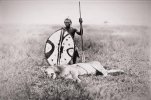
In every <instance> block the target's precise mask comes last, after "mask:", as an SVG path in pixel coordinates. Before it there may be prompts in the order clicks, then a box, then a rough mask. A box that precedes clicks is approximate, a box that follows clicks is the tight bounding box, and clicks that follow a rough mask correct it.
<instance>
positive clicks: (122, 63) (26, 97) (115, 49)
mask: <svg viewBox="0 0 151 100" xmlns="http://www.w3.org/2000/svg"><path fill="white" fill-rule="evenodd" d="M57 29H58V27H56V26H50V25H31V26H25V25H24V26H11V27H10V26H0V37H1V39H0V100H150V97H149V96H150V94H151V93H150V86H151V85H150V80H149V78H150V77H151V76H150V75H151V68H150V66H149V64H150V61H149V55H150V54H149V37H150V36H149V34H150V33H149V31H148V29H149V28H148V27H144V26H95V27H94V26H84V50H85V51H84V52H85V56H86V61H94V60H98V61H100V62H101V63H102V65H103V66H105V67H106V68H107V69H114V68H120V69H123V70H124V71H125V74H123V75H119V76H109V77H102V76H87V75H85V76H80V78H81V79H82V83H80V84H79V83H75V82H73V81H71V80H63V79H57V80H52V79H49V78H48V77H46V76H45V75H44V73H43V72H42V71H41V70H40V68H41V67H42V66H43V65H48V64H47V62H46V60H45V59H44V54H43V53H44V46H45V42H46V40H47V38H48V37H49V36H50V34H51V33H52V32H54V31H55V30H57ZM80 41H81V40H80V37H79V36H76V39H75V42H76V44H77V46H78V47H79V53H80V54H81V42H80ZM80 61H81V59H79V60H78V62H80Z"/></svg>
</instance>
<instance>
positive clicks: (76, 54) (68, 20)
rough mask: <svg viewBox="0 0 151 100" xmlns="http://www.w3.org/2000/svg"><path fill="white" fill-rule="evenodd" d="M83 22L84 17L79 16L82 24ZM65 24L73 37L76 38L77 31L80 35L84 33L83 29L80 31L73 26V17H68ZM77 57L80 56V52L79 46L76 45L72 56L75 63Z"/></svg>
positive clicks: (65, 28)
mask: <svg viewBox="0 0 151 100" xmlns="http://www.w3.org/2000/svg"><path fill="white" fill-rule="evenodd" d="M82 22H83V21H82V18H79V23H80V24H82ZM64 24H65V27H64V28H63V29H64V30H66V31H67V32H68V33H69V34H70V35H71V36H72V38H73V39H74V35H75V33H77V34H78V35H82V33H81V29H80V31H78V30H77V29H76V28H73V27H71V24H72V21H71V19H69V18H66V19H65V20H64ZM77 57H79V53H78V48H77V47H76V46H75V50H74V54H73V58H72V61H73V64H75V63H76V59H77Z"/></svg>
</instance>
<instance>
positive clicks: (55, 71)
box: [45, 61, 124, 82]
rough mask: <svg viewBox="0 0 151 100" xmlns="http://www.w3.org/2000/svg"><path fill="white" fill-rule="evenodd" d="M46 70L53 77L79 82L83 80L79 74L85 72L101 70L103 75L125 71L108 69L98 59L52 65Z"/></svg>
mask: <svg viewBox="0 0 151 100" xmlns="http://www.w3.org/2000/svg"><path fill="white" fill-rule="evenodd" d="M45 72H46V73H47V75H48V76H49V77H51V78H53V79H55V78H56V77H62V78H65V79H73V80H74V81H77V82H81V80H80V79H79V77H78V76H79V75H84V74H96V73H97V72H100V73H102V74H103V76H107V75H108V74H109V73H124V71H123V70H119V69H118V70H115V69H114V70H106V69H105V68H104V67H103V66H102V65H101V63H100V62H98V61H92V62H88V63H77V64H73V65H60V66H50V67H48V68H46V69H45Z"/></svg>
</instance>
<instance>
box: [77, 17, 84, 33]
mask: <svg viewBox="0 0 151 100" xmlns="http://www.w3.org/2000/svg"><path fill="white" fill-rule="evenodd" d="M82 22H83V20H82V18H79V23H80V24H82ZM75 30H76V31H75V32H76V33H77V34H78V35H83V32H81V28H80V32H79V31H78V30H77V29H75Z"/></svg>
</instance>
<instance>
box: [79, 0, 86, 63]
mask: <svg viewBox="0 0 151 100" xmlns="http://www.w3.org/2000/svg"><path fill="white" fill-rule="evenodd" d="M79 13H80V19H81V6H80V1H79ZM80 32H81V41H82V62H85V55H84V47H83V26H82V23H80Z"/></svg>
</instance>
